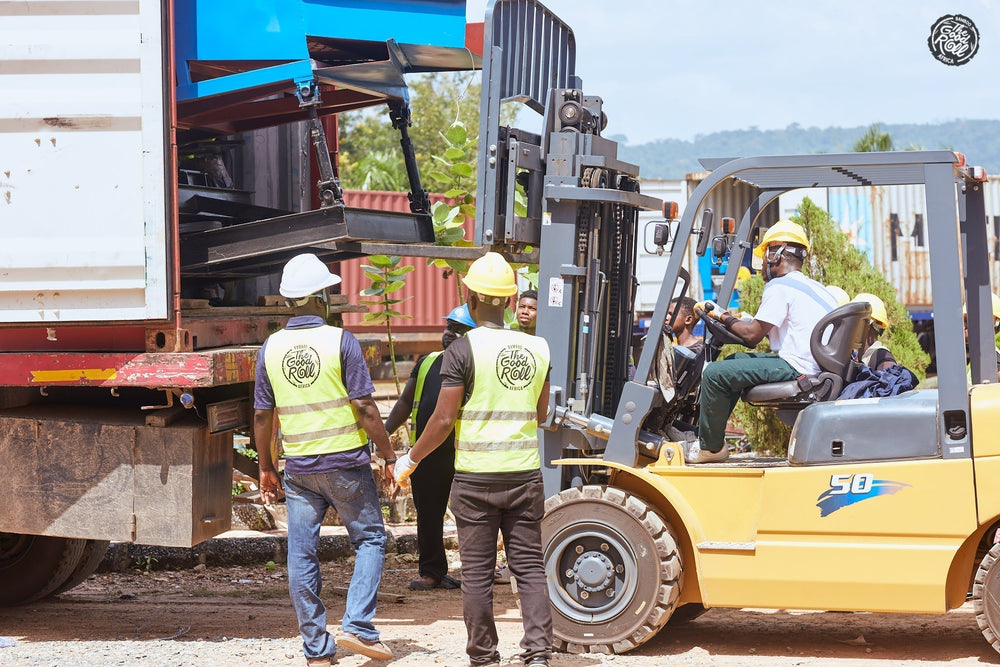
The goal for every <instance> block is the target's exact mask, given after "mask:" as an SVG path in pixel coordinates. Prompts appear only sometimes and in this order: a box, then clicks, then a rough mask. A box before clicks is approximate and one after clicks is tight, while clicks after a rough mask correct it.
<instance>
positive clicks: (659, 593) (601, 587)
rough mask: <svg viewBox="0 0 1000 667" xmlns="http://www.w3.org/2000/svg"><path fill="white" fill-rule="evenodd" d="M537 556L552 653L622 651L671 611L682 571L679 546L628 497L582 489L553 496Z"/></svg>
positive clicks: (645, 509) (653, 516) (643, 637)
mask: <svg viewBox="0 0 1000 667" xmlns="http://www.w3.org/2000/svg"><path fill="white" fill-rule="evenodd" d="M542 551H543V558H544V562H545V573H546V579H547V581H548V587H549V600H550V601H551V604H552V629H553V634H554V639H555V642H554V643H555V647H556V648H557V649H558V650H562V651H567V652H569V653H625V652H626V651H631V650H632V649H634V648H636V647H637V646H639V645H640V644H642V643H643V642H645V641H647V640H649V639H650V638H652V637H653V636H654V635H655V634H656V633H657V631H659V629H660V628H662V627H663V626H664V625H665V624H666V623H667V621H668V620H669V619H670V616H671V614H673V611H674V607H675V605H676V604H677V599H678V597H679V596H680V590H681V583H682V573H683V569H682V566H681V557H680V552H679V549H678V548H677V542H676V540H675V539H674V536H673V533H672V531H671V530H670V527H669V526H668V524H667V523H666V522H665V521H664V520H663V518H662V517H660V515H658V514H657V513H656V512H655V511H654V510H653V509H652V508H651V507H650V506H649V505H648V504H647V503H646V502H645V501H643V500H642V499H640V498H638V497H636V496H633V495H632V494H630V493H626V492H625V491H622V490H620V489H615V488H613V487H605V486H584V487H580V488H573V489H567V490H566V491H563V492H561V493H559V495H556V496H552V497H551V498H549V499H548V500H546V501H545V516H544V517H543V518H542Z"/></svg>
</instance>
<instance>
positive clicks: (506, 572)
mask: <svg viewBox="0 0 1000 667" xmlns="http://www.w3.org/2000/svg"><path fill="white" fill-rule="evenodd" d="M493 582H494V583H497V584H509V583H510V568H509V567H507V566H506V565H497V569H496V570H494V571H493Z"/></svg>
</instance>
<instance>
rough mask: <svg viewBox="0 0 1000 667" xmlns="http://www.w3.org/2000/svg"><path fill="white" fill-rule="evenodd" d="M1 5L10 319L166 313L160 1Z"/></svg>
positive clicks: (4, 242) (2, 253)
mask: <svg viewBox="0 0 1000 667" xmlns="http://www.w3.org/2000/svg"><path fill="white" fill-rule="evenodd" d="M2 4H3V7H2V11H0V15H2V19H0V91H3V93H2V95H0V322H5V323H40V322H89V321H95V322H107V321H125V320H155V319H165V318H166V317H167V315H168V294H169V292H170V289H169V287H170V286H169V283H168V279H167V276H168V261H167V250H166V247H167V220H168V215H167V210H168V208H167V203H166V202H167V185H166V184H167V178H168V171H167V166H166V160H167V155H166V151H165V145H166V136H167V129H166V115H165V100H164V96H165V92H164V91H165V90H166V88H165V84H164V63H163V47H164V44H163V32H164V31H163V25H162V15H161V7H160V3H159V2H157V1H156V0H140V1H138V2H136V1H135V0H122V1H119V0H110V1H102V2H88V1H86V0H76V1H74V2H58V3H46V2H34V3H33V2H17V3H15V2H6V3H2Z"/></svg>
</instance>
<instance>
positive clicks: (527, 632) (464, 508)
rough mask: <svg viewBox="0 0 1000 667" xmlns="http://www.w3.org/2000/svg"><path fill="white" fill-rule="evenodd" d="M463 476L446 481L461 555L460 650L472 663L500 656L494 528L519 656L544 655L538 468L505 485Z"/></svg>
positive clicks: (548, 616)
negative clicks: (510, 584) (511, 596)
mask: <svg viewBox="0 0 1000 667" xmlns="http://www.w3.org/2000/svg"><path fill="white" fill-rule="evenodd" d="M468 476H469V475H468V473H465V474H459V475H458V476H457V477H456V478H455V481H454V483H452V486H451V511H452V513H453V514H454V515H455V522H456V524H457V526H458V550H459V554H460V555H461V557H462V613H463V616H464V617H465V628H466V631H467V632H468V635H469V639H468V643H467V644H466V649H465V650H466V652H467V653H468V654H469V658H470V661H471V662H472V664H473V665H483V664H487V663H490V662H493V661H498V660H499V659H500V654H499V653H498V652H497V627H496V623H495V622H494V620H493V570H494V568H495V566H496V562H497V532H498V531H499V532H502V533H503V539H504V547H505V549H506V551H507V564H508V565H509V566H510V571H511V574H512V575H513V576H514V578H516V579H517V592H518V594H519V595H520V597H521V617H522V623H523V625H524V638H523V639H521V648H522V649H524V650H523V652H522V653H521V656H522V657H523V659H524V660H525V662H527V661H528V660H530V659H531V658H534V657H536V656H537V657H545V658H548V657H549V655H550V654H551V652H552V613H551V610H550V608H549V595H548V587H547V586H546V583H545V566H544V565H543V563H542V531H541V519H542V514H544V512H545V493H544V491H543V490H542V476H541V473H538V475H537V477H536V478H535V479H533V480H532V481H530V482H526V483H510V484H506V483H495V482H485V481H484V482H482V483H479V482H478V481H472V482H470V481H465V480H467V479H468ZM463 478H465V479H463Z"/></svg>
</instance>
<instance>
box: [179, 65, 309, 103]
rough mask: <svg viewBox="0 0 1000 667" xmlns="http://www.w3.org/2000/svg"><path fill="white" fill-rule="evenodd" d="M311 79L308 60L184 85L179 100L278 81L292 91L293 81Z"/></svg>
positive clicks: (181, 87)
mask: <svg viewBox="0 0 1000 667" xmlns="http://www.w3.org/2000/svg"><path fill="white" fill-rule="evenodd" d="M310 78H312V63H311V62H309V61H308V60H300V61H298V62H294V63H287V64H285V65H277V66H275V67H264V68H261V69H255V70H250V71H249V72H241V73H240V74H230V75H229V76H222V77H219V78H217V79H209V80H208V81H199V82H198V83H188V84H182V85H180V86H177V100H178V101H184V100H190V99H194V98H196V97H208V96H210V95H218V94H220V93H228V92H231V91H234V90H245V89H248V88H255V87H257V86H264V85H267V84H269V83H274V82H276V81H288V85H289V89H291V86H292V82H293V81H296V80H301V79H310Z"/></svg>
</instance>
